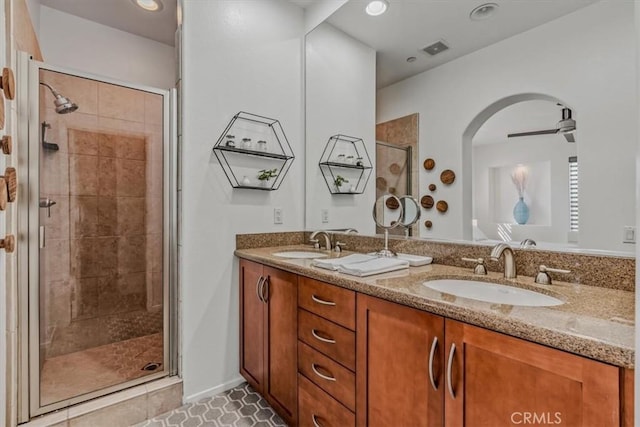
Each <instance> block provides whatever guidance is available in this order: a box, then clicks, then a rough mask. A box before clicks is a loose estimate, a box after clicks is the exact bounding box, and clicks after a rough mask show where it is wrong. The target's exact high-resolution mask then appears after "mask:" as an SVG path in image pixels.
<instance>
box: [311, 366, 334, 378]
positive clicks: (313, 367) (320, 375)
mask: <svg viewBox="0 0 640 427" xmlns="http://www.w3.org/2000/svg"><path fill="white" fill-rule="evenodd" d="M311 369H313V372H314V373H315V374H316V375H317V376H319V377H320V378H322V379H323V380H327V381H335V380H336V378H335V377H330V376H328V375H324V374H321V373H320V371H318V368H316V364H315V363H312V364H311Z"/></svg>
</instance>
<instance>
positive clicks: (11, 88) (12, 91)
mask: <svg viewBox="0 0 640 427" xmlns="http://www.w3.org/2000/svg"><path fill="white" fill-rule="evenodd" d="M0 87H1V88H2V91H3V92H4V96H5V97H6V98H7V99H15V97H16V79H15V77H13V70H11V68H7V67H4V68H3V69H2V81H1V82H0Z"/></svg>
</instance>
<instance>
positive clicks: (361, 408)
mask: <svg viewBox="0 0 640 427" xmlns="http://www.w3.org/2000/svg"><path fill="white" fill-rule="evenodd" d="M357 340H358V345H357V354H358V356H357V357H358V363H357V366H358V370H357V372H356V377H357V389H358V397H357V412H356V415H357V425H358V426H362V427H364V426H371V427H373V426H397V427H401V426H406V427H421V426H424V427H436V426H443V425H444V419H443V414H444V407H443V400H444V394H443V389H444V381H443V378H444V363H443V361H444V359H443V358H444V356H443V355H444V318H442V317H440V316H436V315H433V314H429V313H426V312H424V311H420V310H416V309H413V308H409V307H405V306H403V305H400V304H395V303H390V302H388V301H385V300H381V299H378V298H374V297H370V296H367V295H362V294H358V338H357ZM447 425H448V424H447Z"/></svg>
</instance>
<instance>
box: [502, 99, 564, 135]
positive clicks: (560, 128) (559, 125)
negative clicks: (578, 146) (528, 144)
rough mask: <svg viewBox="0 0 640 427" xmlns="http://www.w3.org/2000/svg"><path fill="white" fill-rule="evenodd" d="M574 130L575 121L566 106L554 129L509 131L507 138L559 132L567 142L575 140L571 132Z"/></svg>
mask: <svg viewBox="0 0 640 427" xmlns="http://www.w3.org/2000/svg"><path fill="white" fill-rule="evenodd" d="M575 130H576V121H575V120H573V119H572V118H571V109H570V108H567V107H563V108H562V120H560V121H559V122H558V123H557V124H556V128H555V129H546V130H534V131H531V132H520V133H510V134H508V135H507V137H508V138H517V137H520V136H533V135H551V134H556V133H561V134H562V135H564V137H565V139H566V140H567V142H576V138H575V135H574V134H573V132H574V131H575Z"/></svg>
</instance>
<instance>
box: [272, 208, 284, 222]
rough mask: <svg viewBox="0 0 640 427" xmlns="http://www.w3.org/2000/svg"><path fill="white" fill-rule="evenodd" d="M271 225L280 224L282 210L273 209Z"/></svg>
mask: <svg viewBox="0 0 640 427" xmlns="http://www.w3.org/2000/svg"><path fill="white" fill-rule="evenodd" d="M273 223H274V224H282V208H273Z"/></svg>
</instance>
